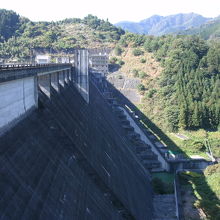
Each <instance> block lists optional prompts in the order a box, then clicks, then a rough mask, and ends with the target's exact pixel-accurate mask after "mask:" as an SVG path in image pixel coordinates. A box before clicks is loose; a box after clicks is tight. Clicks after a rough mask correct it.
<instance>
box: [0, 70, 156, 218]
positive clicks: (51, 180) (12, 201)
mask: <svg viewBox="0 0 220 220" xmlns="http://www.w3.org/2000/svg"><path fill="white" fill-rule="evenodd" d="M74 74H76V73H75V72H72V73H71V74H70V73H68V74H66V73H65V74H64V75H63V73H62V74H57V73H53V74H51V75H50V77H45V80H43V78H42V76H37V81H38V89H37V91H38V93H37V99H36V93H34V94H35V95H33V94H32V93H31V91H33V90H31V89H30V92H28V94H29V95H30V97H32V98H33V100H37V102H30V103H32V104H31V105H30V106H32V105H33V107H34V108H31V107H30V109H33V110H32V111H30V112H29V113H28V114H27V115H26V117H25V118H24V119H23V120H21V121H20V122H19V123H17V124H16V126H14V127H13V128H11V129H10V130H8V131H7V132H6V133H4V135H2V136H1V137H0V163H1V166H0V177H1V178H0V219H79V220H81V219H82V220H84V219H88V220H90V219H94V220H96V219H101V220H102V219H112V220H113V219H114V220H115V219H116V220H117V219H137V220H145V219H146V220H150V219H152V190H151V186H150V182H149V174H148V172H147V171H146V169H144V168H143V166H142V165H141V164H140V163H139V162H138V161H137V159H136V157H135V156H134V154H133V153H132V151H130V149H129V147H130V143H129V142H128V140H127V139H126V138H125V137H124V136H123V132H122V131H121V128H120V126H119V124H118V121H117V119H116V117H115V116H114V114H112V112H111V111H110V109H109V107H108V103H107V102H106V101H105V100H104V98H103V97H102V94H101V93H100V92H99V90H98V89H97V88H96V86H95V85H94V84H93V83H92V82H90V84H89V91H90V92H89V99H88V97H86V99H85V97H84V98H83V96H81V95H80V92H79V88H78V87H77V86H75V84H76V82H74V81H73V79H74V78H77V77H75V76H74ZM56 75H57V76H56ZM60 75H61V76H62V78H61V77H60ZM35 77H36V76H35ZM40 77H41V78H40ZM25 79H28V78H25ZM15 80H20V79H15ZM25 82H26V81H25ZM27 82H28V81H27ZM34 82H35V81H34ZM45 82H47V83H45ZM11 83H16V84H17V83H18V82H13V81H11ZM48 83H49V84H48ZM14 85H15V84H14ZM17 85H23V84H17ZM0 87H1V85H0ZM18 87H20V86H18ZM9 90H10V89H9ZM10 91H11V90H10ZM31 94H32V96H31ZM48 94H49V95H48ZM18 99H20V98H18ZM88 100H89V103H88ZM4 103H5V102H4ZM23 113H24V112H22V113H21V114H23ZM24 114H25V113H24Z"/></svg>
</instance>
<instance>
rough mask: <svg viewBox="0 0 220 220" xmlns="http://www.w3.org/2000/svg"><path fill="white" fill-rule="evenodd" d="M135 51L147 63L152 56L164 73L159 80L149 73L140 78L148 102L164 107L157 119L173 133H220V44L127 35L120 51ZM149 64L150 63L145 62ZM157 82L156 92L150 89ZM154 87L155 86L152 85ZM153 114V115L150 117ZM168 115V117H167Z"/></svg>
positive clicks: (194, 39)
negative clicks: (193, 131)
mask: <svg viewBox="0 0 220 220" xmlns="http://www.w3.org/2000/svg"><path fill="white" fill-rule="evenodd" d="M118 47H120V48H121V49H120V50H121V51H123V50H126V47H133V55H134V56H139V57H140V63H141V62H144V60H143V56H144V54H145V53H151V54H152V56H153V57H154V58H155V59H156V60H157V61H158V62H159V63H160V65H161V67H162V68H163V71H162V72H161V74H160V76H157V77H156V78H155V79H150V80H148V79H149V73H147V72H146V73H145V74H143V73H140V72H141V71H139V73H137V72H138V70H136V71H135V70H134V69H131V70H130V72H133V74H134V75H137V74H139V75H140V77H141V78H142V79H143V82H144V80H145V79H146V81H145V82H146V83H145V84H144V85H143V87H142V88H141V90H142V91H141V92H142V93H143V94H144V99H145V101H144V102H143V103H147V104H148V105H149V103H151V100H154V102H153V104H154V105H161V106H162V107H161V108H160V109H161V110H160V112H156V114H158V115H159V114H161V111H162V113H163V117H162V118H161V117H158V118H157V117H156V118H157V119H158V120H159V121H161V123H162V124H163V126H166V128H167V129H169V130H170V131H177V130H178V129H191V130H192V129H193V130H194V129H198V128H205V129H214V130H216V129H219V124H220V44H219V43H216V42H213V43H211V44H208V43H207V42H206V41H204V40H202V39H200V38H199V37H196V36H177V37H175V36H163V37H150V36H144V35H135V34H126V35H124V36H122V37H121V39H120V41H119V44H118V46H117V47H116V48H117V50H119V49H118ZM145 62H147V61H146V60H145ZM152 80H153V82H154V83H153V85H154V88H149V85H148V84H149V83H151V81H152ZM150 85H151V84H150ZM150 114H153V112H152V111H151V112H149V115H150ZM164 115H165V117H164Z"/></svg>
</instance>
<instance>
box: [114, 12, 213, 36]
mask: <svg viewBox="0 0 220 220" xmlns="http://www.w3.org/2000/svg"><path fill="white" fill-rule="evenodd" d="M211 20H212V18H206V17H203V16H202V15H199V14H195V13H187V14H183V13H180V14H175V15H169V16H160V15H153V16H151V17H149V18H147V19H145V20H142V21H140V22H129V21H122V22H119V23H116V24H115V25H116V26H118V27H121V28H123V29H124V30H127V31H130V32H133V33H138V34H148V35H156V36H160V35H164V34H169V33H175V32H180V31H184V30H187V29H191V28H197V27H200V26H201V25H203V24H205V23H207V22H208V21H211Z"/></svg>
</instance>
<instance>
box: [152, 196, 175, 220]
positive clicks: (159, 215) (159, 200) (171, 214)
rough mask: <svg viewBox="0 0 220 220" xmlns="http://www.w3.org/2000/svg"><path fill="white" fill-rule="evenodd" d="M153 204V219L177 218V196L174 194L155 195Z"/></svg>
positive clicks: (169, 219)
mask: <svg viewBox="0 0 220 220" xmlns="http://www.w3.org/2000/svg"><path fill="white" fill-rule="evenodd" d="M153 206H154V214H153V220H177V217H176V204H175V197H174V195H173V194H170V195H155V196H154V199H153Z"/></svg>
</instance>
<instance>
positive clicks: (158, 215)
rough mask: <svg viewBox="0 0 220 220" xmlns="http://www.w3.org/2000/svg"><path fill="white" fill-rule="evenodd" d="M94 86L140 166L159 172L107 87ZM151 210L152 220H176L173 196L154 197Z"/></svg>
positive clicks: (152, 157)
mask: <svg viewBox="0 0 220 220" xmlns="http://www.w3.org/2000/svg"><path fill="white" fill-rule="evenodd" d="M96 84H97V86H98V87H99V89H100V90H101V91H102V92H103V96H104V97H105V98H106V99H107V100H108V103H109V106H110V108H111V109H112V111H113V113H114V114H115V115H116V117H117V118H118V120H119V122H120V124H121V127H122V129H123V130H124V134H125V136H126V137H127V138H128V139H129V141H130V142H131V143H132V151H133V152H134V154H135V155H136V157H137V158H138V159H139V160H140V162H141V163H142V165H143V166H144V167H145V168H146V169H147V170H149V171H150V172H154V171H157V170H161V169H160V167H161V164H160V162H159V161H158V157H157V155H156V154H155V153H154V152H153V151H152V149H151V146H150V145H148V144H147V143H145V142H144V141H142V140H141V138H140V135H139V134H138V133H136V132H135V129H134V127H133V126H131V123H130V121H129V120H128V118H127V116H126V115H125V113H124V110H123V108H122V107H121V106H120V105H119V103H118V101H117V99H116V98H115V97H114V95H113V93H112V92H111V91H110V90H109V88H108V86H107V85H106V86H105V84H103V83H101V85H100V83H99V82H96ZM153 210H154V211H153V220H177V217H176V204H175V196H174V194H170V195H154V197H153Z"/></svg>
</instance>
